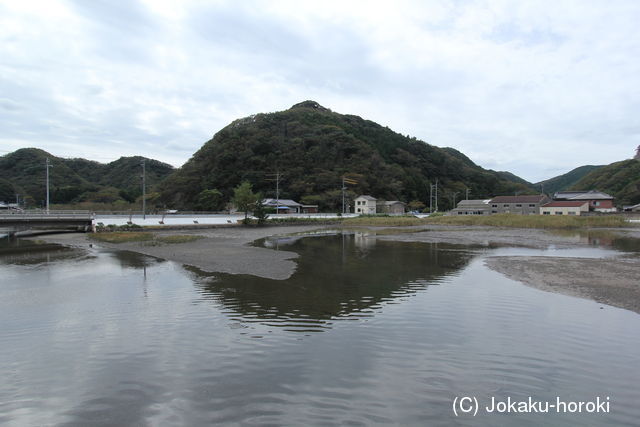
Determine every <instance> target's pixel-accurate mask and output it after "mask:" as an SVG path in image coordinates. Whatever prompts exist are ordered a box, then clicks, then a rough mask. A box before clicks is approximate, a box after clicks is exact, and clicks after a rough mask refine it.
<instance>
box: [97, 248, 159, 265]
mask: <svg viewBox="0 0 640 427" xmlns="http://www.w3.org/2000/svg"><path fill="white" fill-rule="evenodd" d="M109 252H110V253H111V255H112V257H113V259H115V260H117V261H118V262H119V263H120V267H122V268H134V269H135V268H145V267H150V266H152V265H155V264H158V263H161V262H165V261H164V260H162V259H159V258H154V257H151V256H149V255H144V254H140V253H137V252H131V251H109Z"/></svg>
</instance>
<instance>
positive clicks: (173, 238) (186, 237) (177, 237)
mask: <svg viewBox="0 0 640 427" xmlns="http://www.w3.org/2000/svg"><path fill="white" fill-rule="evenodd" d="M203 238H204V236H197V235H193V234H173V235H170V236H157V237H156V240H157V241H158V242H161V243H168V244H172V243H188V242H193V241H196V240H200V239H203Z"/></svg>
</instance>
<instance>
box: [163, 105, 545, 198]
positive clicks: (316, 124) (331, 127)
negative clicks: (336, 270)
mask: <svg viewBox="0 0 640 427" xmlns="http://www.w3.org/2000/svg"><path fill="white" fill-rule="evenodd" d="M276 173H283V174H285V179H284V180H283V181H282V182H281V184H282V185H281V193H280V197H286V198H293V199H296V200H302V201H304V202H305V203H310V204H319V205H320V207H321V209H335V208H336V207H337V206H338V205H339V204H340V199H341V194H342V192H341V190H340V187H341V180H342V176H345V175H348V176H351V177H352V178H353V179H355V180H356V181H357V182H358V184H357V185H355V186H353V187H350V188H349V191H350V193H351V194H350V196H351V197H352V196H353V195H354V194H371V195H373V196H374V197H378V198H384V199H387V200H395V199H397V200H403V201H406V202H409V201H412V200H419V201H422V202H426V201H427V200H428V199H429V188H430V185H431V184H435V182H436V180H438V183H439V185H440V188H439V194H440V196H441V199H440V202H439V203H440V206H443V207H452V206H453V201H454V200H455V199H456V197H457V196H460V194H464V193H465V190H466V188H467V187H471V196H473V197H488V196H490V195H495V194H505V193H512V192H520V193H522V192H532V191H534V190H532V189H531V188H530V187H529V186H528V185H526V184H523V182H526V181H524V180H522V179H521V178H518V180H519V181H512V180H511V179H509V178H511V177H507V178H505V177H504V176H501V175H500V173H498V172H495V171H490V170H486V169H483V168H481V167H479V166H478V165H476V164H475V163H474V162H473V161H471V160H470V159H469V158H468V157H466V156H465V155H464V154H462V153H460V152H459V151H457V150H455V149H452V148H440V147H436V146H433V145H430V144H428V143H426V142H424V141H420V140H417V139H416V138H409V137H406V136H403V135H401V134H399V133H396V132H394V131H392V130H391V129H389V128H387V127H384V126H381V125H379V124H377V123H375V122H372V121H370V120H366V119H363V118H361V117H359V116H355V115H352V114H339V113H336V112H333V111H332V110H330V109H329V108H326V107H323V106H322V105H320V104H319V103H317V102H315V101H303V102H300V103H298V104H295V105H293V106H292V107H291V108H289V109H288V110H283V111H278V112H274V113H258V114H254V115H251V116H248V117H244V118H240V119H237V120H234V121H232V122H231V123H230V124H229V125H227V126H225V127H224V128H222V129H221V130H220V131H218V132H217V133H216V134H215V135H214V136H213V138H211V139H210V140H209V141H207V142H205V143H204V144H203V146H202V147H201V148H200V149H199V150H198V151H196V152H195V153H194V154H193V156H192V157H191V158H190V159H189V160H188V161H187V162H186V163H185V164H184V165H183V166H182V167H181V168H179V169H177V170H176V171H175V172H173V173H172V174H171V175H170V176H169V177H168V178H167V180H166V181H165V182H164V183H163V189H162V191H161V200H162V201H163V202H164V203H166V204H167V205H168V206H173V207H175V208H179V209H182V208H193V207H194V206H195V205H197V200H198V195H199V193H200V192H202V191H205V190H210V189H217V190H219V191H220V192H221V193H222V194H223V197H224V198H225V199H227V200H228V199H230V197H231V195H232V189H233V188H234V187H235V186H237V185H238V184H239V183H240V182H242V181H244V180H247V181H249V182H251V183H252V185H253V186H254V189H256V190H257V191H260V192H261V193H262V194H263V195H265V196H268V197H274V196H275V183H272V182H271V181H269V180H270V179H271V178H272V177H273V176H274V174H276ZM457 200H460V197H457Z"/></svg>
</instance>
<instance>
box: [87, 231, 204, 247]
mask: <svg viewBox="0 0 640 427" xmlns="http://www.w3.org/2000/svg"><path fill="white" fill-rule="evenodd" d="M90 237H91V239H93V240H97V241H98V242H105V243H131V242H144V244H145V245H148V246H156V245H159V244H163V243H164V244H172V243H187V242H193V241H194V240H198V239H202V238H203V236H195V235H191V234H174V235H169V236H155V235H154V234H153V233H149V232H139V231H138V232H136V231H130V232H113V233H94V234H92V235H91V236H90Z"/></svg>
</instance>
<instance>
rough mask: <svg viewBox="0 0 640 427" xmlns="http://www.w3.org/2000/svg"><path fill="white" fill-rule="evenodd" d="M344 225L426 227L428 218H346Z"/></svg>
mask: <svg viewBox="0 0 640 427" xmlns="http://www.w3.org/2000/svg"><path fill="white" fill-rule="evenodd" d="M342 224H343V225H346V226H349V225H356V226H373V227H375V226H381V227H385V226H387V227H398V226H411V225H425V224H428V221H427V219H426V218H416V217H415V216H358V217H355V218H345V219H344V220H343V221H342Z"/></svg>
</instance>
